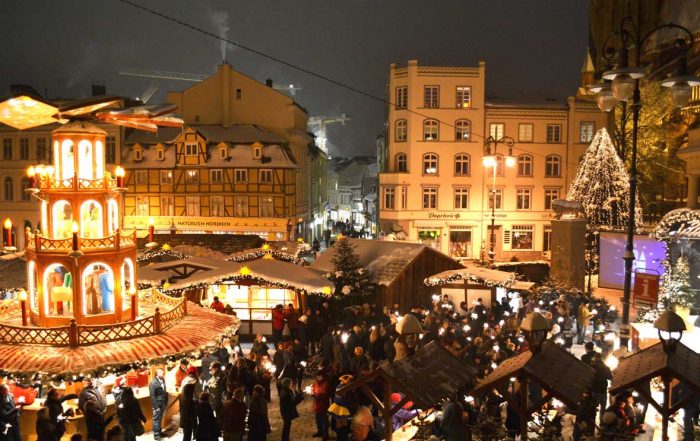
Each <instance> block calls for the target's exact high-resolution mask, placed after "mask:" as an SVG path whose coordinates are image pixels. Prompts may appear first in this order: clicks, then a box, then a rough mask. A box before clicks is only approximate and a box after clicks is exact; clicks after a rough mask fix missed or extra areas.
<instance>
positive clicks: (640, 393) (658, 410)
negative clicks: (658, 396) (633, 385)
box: [635, 388, 664, 415]
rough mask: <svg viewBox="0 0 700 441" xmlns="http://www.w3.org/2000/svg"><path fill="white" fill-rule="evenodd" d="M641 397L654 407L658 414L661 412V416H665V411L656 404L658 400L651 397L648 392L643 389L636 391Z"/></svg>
mask: <svg viewBox="0 0 700 441" xmlns="http://www.w3.org/2000/svg"><path fill="white" fill-rule="evenodd" d="M635 390H636V391H637V392H638V393H639V395H641V396H643V397H644V398H645V399H646V400H647V402H648V403H649V404H651V405H652V406H654V409H656V411H657V412H659V413H660V414H661V415H663V414H664V409H663V408H662V407H661V405H660V404H659V403H657V402H656V400H655V399H654V398H653V397H652V396H651V394H650V393H649V392H647V391H646V390H645V389H643V388H639V389H635Z"/></svg>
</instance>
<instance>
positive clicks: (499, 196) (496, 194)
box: [489, 188, 503, 210]
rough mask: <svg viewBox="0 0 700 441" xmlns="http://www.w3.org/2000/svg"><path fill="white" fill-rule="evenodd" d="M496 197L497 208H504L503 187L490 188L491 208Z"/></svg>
mask: <svg viewBox="0 0 700 441" xmlns="http://www.w3.org/2000/svg"><path fill="white" fill-rule="evenodd" d="M494 198H495V199H496V208H495V209H496V210H501V209H502V208H503V189H502V188H496V189H495V190H494V189H493V188H491V189H489V210H491V209H493V200H494Z"/></svg>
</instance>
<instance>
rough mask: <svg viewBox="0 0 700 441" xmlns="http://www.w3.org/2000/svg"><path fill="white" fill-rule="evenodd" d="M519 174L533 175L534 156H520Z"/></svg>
mask: <svg viewBox="0 0 700 441" xmlns="http://www.w3.org/2000/svg"><path fill="white" fill-rule="evenodd" d="M518 176H532V156H530V155H520V156H518Z"/></svg>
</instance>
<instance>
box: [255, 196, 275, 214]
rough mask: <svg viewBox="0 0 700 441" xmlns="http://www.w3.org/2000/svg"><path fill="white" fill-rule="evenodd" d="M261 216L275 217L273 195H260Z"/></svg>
mask: <svg viewBox="0 0 700 441" xmlns="http://www.w3.org/2000/svg"><path fill="white" fill-rule="evenodd" d="M259 200H260V216H261V217H275V204H274V203H273V199H272V196H260V199H259Z"/></svg>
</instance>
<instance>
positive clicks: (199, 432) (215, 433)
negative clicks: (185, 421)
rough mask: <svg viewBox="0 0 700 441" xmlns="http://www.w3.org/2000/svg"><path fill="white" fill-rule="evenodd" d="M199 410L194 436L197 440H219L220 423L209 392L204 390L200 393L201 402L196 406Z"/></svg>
mask: <svg viewBox="0 0 700 441" xmlns="http://www.w3.org/2000/svg"><path fill="white" fill-rule="evenodd" d="M195 410H196V412H197V429H195V431H194V438H195V439H196V440H197V441H218V439H219V432H220V430H219V423H217V422H216V417H214V409H212V407H211V403H210V402H209V393H208V392H202V393H201V394H200V395H199V402H198V403H197V404H196V406H195Z"/></svg>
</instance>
